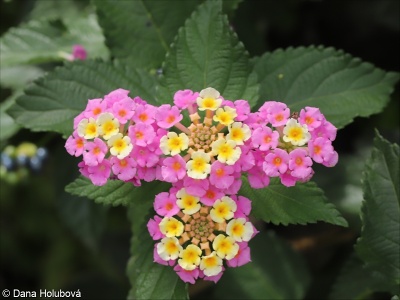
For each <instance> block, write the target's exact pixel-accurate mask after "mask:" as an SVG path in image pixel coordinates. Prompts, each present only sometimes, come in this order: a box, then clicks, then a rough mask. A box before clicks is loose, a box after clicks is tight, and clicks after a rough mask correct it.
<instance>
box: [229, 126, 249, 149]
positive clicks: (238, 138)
mask: <svg viewBox="0 0 400 300" xmlns="http://www.w3.org/2000/svg"><path fill="white" fill-rule="evenodd" d="M228 130H229V133H228V134H227V136H226V139H227V140H232V141H234V142H235V143H236V145H243V144H244V142H245V141H247V140H248V139H249V138H250V137H251V131H250V127H249V126H247V125H246V124H243V123H241V122H234V123H233V124H232V125H230V126H229V127H228Z"/></svg>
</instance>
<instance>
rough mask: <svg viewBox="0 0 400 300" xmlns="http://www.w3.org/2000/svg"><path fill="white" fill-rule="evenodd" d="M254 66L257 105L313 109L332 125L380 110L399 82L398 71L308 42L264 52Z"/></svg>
mask: <svg viewBox="0 0 400 300" xmlns="http://www.w3.org/2000/svg"><path fill="white" fill-rule="evenodd" d="M254 69H255V71H256V73H257V74H258V78H259V81H260V101H259V103H258V106H261V105H262V104H263V103H264V101H269V100H276V101H283V102H285V103H286V104H287V105H288V106H289V107H290V108H291V109H292V110H297V111H299V110H300V109H302V108H304V107H305V106H314V107H319V108H320V109H321V112H323V113H324V114H325V116H326V118H327V119H328V120H329V121H330V122H332V123H333V124H334V125H335V126H337V127H344V126H345V125H347V124H349V123H351V122H352V120H353V119H354V118H355V117H357V116H361V117H366V116H369V115H371V114H376V113H379V112H380V111H382V110H383V108H384V107H385V106H386V104H387V103H388V102H389V100H390V98H389V96H390V94H391V92H392V91H393V89H394V85H395V83H396V82H397V81H398V80H399V74H398V73H393V72H388V73H386V72H384V71H383V70H381V69H378V68H375V67H374V66H373V65H372V64H369V63H365V62H362V61H361V60H360V59H358V58H353V57H351V56H350V55H349V54H345V53H344V52H343V51H338V50H335V49H333V48H323V47H314V46H311V47H308V48H304V47H299V48H288V49H286V50H282V49H279V50H276V51H274V52H272V53H265V54H264V55H263V56H262V57H260V58H259V59H256V60H255V61H254Z"/></svg>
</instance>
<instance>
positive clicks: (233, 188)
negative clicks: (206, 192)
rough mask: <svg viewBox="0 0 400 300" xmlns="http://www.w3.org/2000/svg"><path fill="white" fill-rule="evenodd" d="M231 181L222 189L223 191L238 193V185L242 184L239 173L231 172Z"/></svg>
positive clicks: (232, 193)
mask: <svg viewBox="0 0 400 300" xmlns="http://www.w3.org/2000/svg"><path fill="white" fill-rule="evenodd" d="M233 178H234V180H233V183H232V184H231V185H230V186H229V187H228V188H226V189H224V193H225V194H228V195H236V194H237V193H239V190H240V187H241V186H242V178H241V177H240V173H234V174H233Z"/></svg>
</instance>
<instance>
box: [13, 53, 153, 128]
mask: <svg viewBox="0 0 400 300" xmlns="http://www.w3.org/2000/svg"><path fill="white" fill-rule="evenodd" d="M117 88H124V89H128V90H130V91H131V94H130V95H131V96H132V97H134V96H140V97H142V98H144V99H146V100H148V101H151V100H152V99H153V95H154V88H155V78H154V77H153V76H151V75H150V74H149V73H146V72H144V71H142V70H136V69H132V68H128V67H126V66H124V65H123V64H120V63H118V62H114V63H113V64H112V63H107V62H101V61H90V60H88V61H83V62H74V63H68V64H67V65H66V66H65V67H60V68H56V69H55V70H54V71H53V72H52V73H49V74H48V75H47V76H45V77H42V78H40V79H38V80H36V81H35V82H34V84H33V85H32V86H30V87H28V88H27V89H26V90H25V94H24V95H22V96H21V97H20V98H18V99H17V101H16V105H14V106H12V107H11V108H10V109H9V110H8V112H9V114H10V115H11V116H12V117H13V118H14V119H15V120H16V122H17V123H19V124H21V125H22V126H24V127H25V128H29V129H31V130H33V131H56V132H59V133H62V134H63V135H69V134H70V133H71V132H72V130H73V122H72V120H73V118H74V117H75V116H77V115H78V114H79V113H80V112H81V111H82V110H83V109H84V108H85V107H86V104H87V101H88V99H93V98H101V97H103V96H104V95H106V94H108V93H109V92H111V91H113V90H115V89H117Z"/></svg>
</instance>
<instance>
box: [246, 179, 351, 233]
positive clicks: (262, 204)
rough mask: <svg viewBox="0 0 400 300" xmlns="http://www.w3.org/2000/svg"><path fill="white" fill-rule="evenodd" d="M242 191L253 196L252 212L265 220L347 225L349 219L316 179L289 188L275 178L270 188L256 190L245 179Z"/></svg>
mask: <svg viewBox="0 0 400 300" xmlns="http://www.w3.org/2000/svg"><path fill="white" fill-rule="evenodd" d="M239 194H241V195H243V196H246V197H248V198H249V199H251V201H252V214H253V215H254V216H256V217H258V218H261V219H263V220H264V221H265V222H272V223H274V224H277V225H278V224H282V225H288V224H306V223H315V222H317V221H324V222H327V223H331V224H335V225H340V226H347V222H346V220H345V219H344V218H343V217H342V216H341V215H340V213H339V212H338V211H337V210H336V208H335V206H334V205H333V204H332V203H328V202H327V200H326V197H325V195H324V192H323V191H322V190H321V189H320V188H318V187H317V185H316V184H315V183H314V182H307V183H297V184H296V185H295V186H293V187H289V188H288V187H285V186H283V185H282V184H281V183H280V182H279V180H277V179H276V178H273V179H271V182H270V184H269V186H268V187H266V188H263V189H253V188H251V187H250V186H249V184H248V182H247V180H243V185H242V188H241V190H240V191H239Z"/></svg>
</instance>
